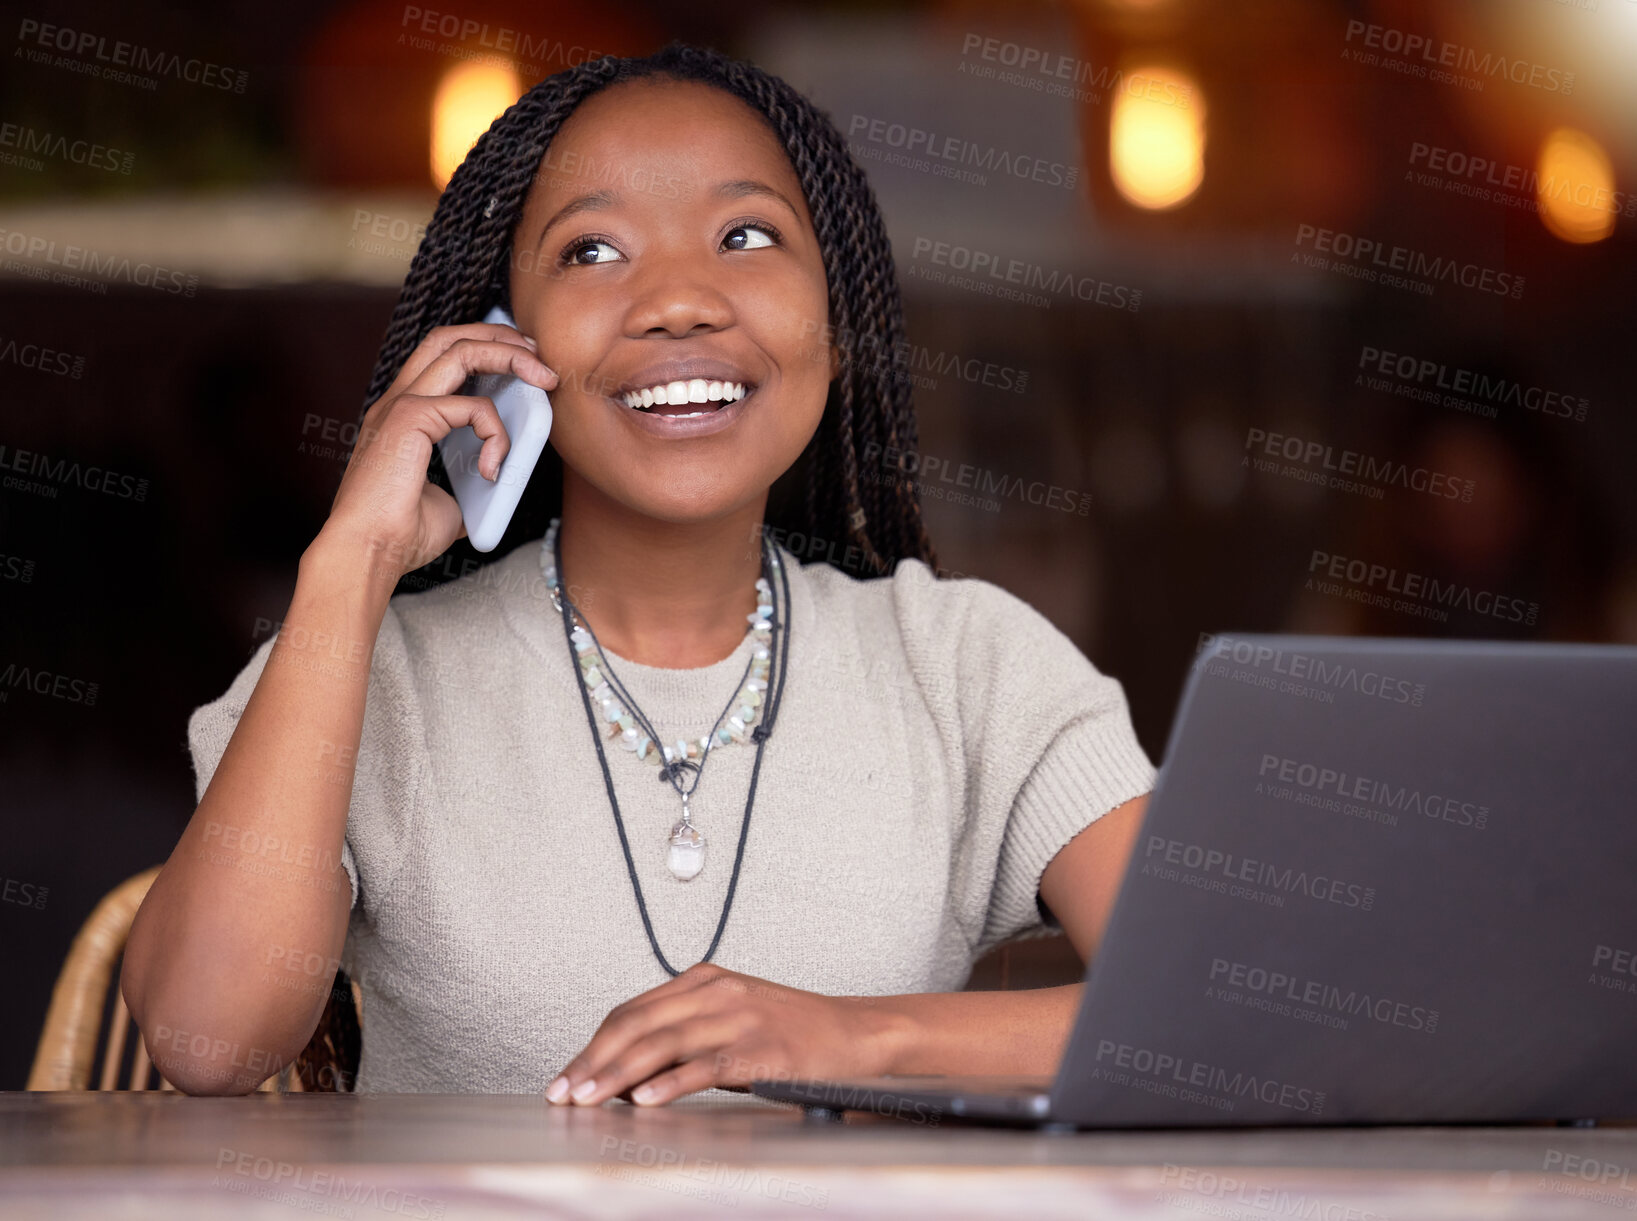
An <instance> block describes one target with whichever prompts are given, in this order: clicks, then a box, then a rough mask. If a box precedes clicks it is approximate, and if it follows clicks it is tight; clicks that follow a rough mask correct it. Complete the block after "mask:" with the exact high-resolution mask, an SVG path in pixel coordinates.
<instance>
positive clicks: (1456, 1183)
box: [0, 1093, 1637, 1221]
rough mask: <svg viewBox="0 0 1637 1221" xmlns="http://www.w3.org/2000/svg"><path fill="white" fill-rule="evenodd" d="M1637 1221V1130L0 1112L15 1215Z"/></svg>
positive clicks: (749, 1109)
mask: <svg viewBox="0 0 1637 1221" xmlns="http://www.w3.org/2000/svg"><path fill="white" fill-rule="evenodd" d="M303 1213H305V1214H307V1215H309V1216H315V1217H326V1216H328V1217H349V1218H363V1217H403V1218H422V1219H428V1218H431V1219H453V1218H468V1217H470V1218H498V1217H525V1216H529V1217H542V1216H543V1217H562V1218H576V1219H582V1218H583V1219H590V1218H599V1219H601V1218H675V1217H681V1218H687V1217H703V1216H712V1217H715V1216H733V1217H812V1216H819V1215H823V1216H833V1217H890V1218H913V1219H914V1221H943V1219H945V1218H967V1217H1006V1218H1051V1219H1056V1218H1074V1219H1075V1221H1080V1219H1082V1218H1090V1217H1106V1218H1113V1219H1121V1218H1128V1217H1167V1218H1172V1219H1173V1221H1186V1219H1187V1218H1190V1217H1201V1218H1208V1217H1218V1218H1222V1217H1226V1218H1247V1219H1249V1218H1255V1219H1261V1218H1266V1219H1267V1221H1288V1219H1291V1218H1319V1219H1320V1221H1374V1219H1375V1218H1385V1219H1391V1221H1421V1219H1423V1218H1425V1219H1429V1221H1431V1219H1441V1218H1449V1219H1451V1221H1454V1219H1457V1218H1458V1219H1460V1221H1468V1219H1469V1218H1478V1217H1481V1218H1518V1219H1520V1221H1557V1219H1559V1218H1567V1217H1575V1218H1582V1217H1585V1218H1602V1219H1604V1221H1618V1218H1620V1217H1621V1216H1623V1215H1627V1216H1634V1217H1637V1129H1634V1128H1604V1129H1570V1128H1549V1127H1531V1128H1505V1129H1502V1128H1442V1129H1435V1128H1381V1129H1328V1130H1327V1129H1317V1130H1306V1131H1303V1130H1290V1129H1284V1130H1278V1129H1251V1130H1245V1131H1220V1130H1219V1131H1212V1132H1203V1131H1195V1132H1169V1133H1166V1132H1114V1133H1109V1132H1079V1133H1064V1134H1046V1133H1037V1132H1025V1131H1007V1130H994V1129H983V1128H977V1127H963V1126H956V1125H953V1124H946V1125H944V1126H942V1127H939V1128H930V1127H926V1126H916V1125H914V1124H910V1123H905V1122H902V1121H898V1120H892V1119H887V1118H883V1117H880V1116H874V1115H850V1116H849V1117H848V1118H847V1120H846V1121H845V1122H842V1123H836V1122H823V1121H818V1120H812V1119H807V1118H805V1117H804V1116H803V1114H802V1112H800V1111H799V1110H796V1109H794V1108H789V1107H785V1106H782V1105H779V1104H775V1103H769V1102H764V1101H761V1100H758V1099H744V1100H740V1099H737V1098H735V1099H732V1100H728V1101H721V1100H711V1101H707V1100H705V1099H702V1098H695V1099H693V1100H683V1101H682V1102H679V1103H676V1104H673V1105H671V1106H669V1107H661V1108H656V1109H652V1110H644V1109H639V1108H635V1107H632V1106H628V1105H626V1104H623V1103H614V1104H609V1105H606V1106H603V1107H600V1108H597V1109H595V1110H584V1109H580V1108H567V1107H553V1106H551V1105H549V1104H548V1103H546V1102H545V1101H544V1099H542V1098H537V1097H533V1096H523V1095H455V1094H447V1095H439V1094H366V1095H361V1096H355V1095H345V1094H343V1095H335V1094H282V1095H281V1094H252V1095H249V1096H247V1097H243V1098H188V1097H185V1096H182V1095H179V1094H173V1093H35V1094H29V1093H0V1217H4V1218H6V1219H7V1221H16V1219H18V1218H35V1217H38V1218H51V1221H63V1219H65V1218H79V1217H86V1218H92V1217H94V1218H98V1219H99V1221H100V1219H102V1218H125V1217H164V1218H184V1219H186V1218H216V1217H222V1216H254V1217H264V1218H274V1219H277V1221H290V1219H291V1218H295V1217H297V1216H300V1215H301V1214H303Z"/></svg>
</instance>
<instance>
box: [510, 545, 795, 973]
mask: <svg viewBox="0 0 1637 1221" xmlns="http://www.w3.org/2000/svg"><path fill="white" fill-rule="evenodd" d="M560 524H561V519H560V518H555V517H554V518H552V520H551V525H550V528H549V529H547V531H546V535H545V537H544V538H543V539H542V540H541V544H540V567H541V571H542V572H543V573H544V575H545V578H546V584H547V585H548V586H549V587H550V589H551V600H552V605H554V606H555V607H556V608H557V610H558V611H559V613H560V614H561V615H562V618H563V633H564V636H565V638H566V639H567V641H568V647H569V655H570V656H571V657H572V658H573V659H574V661H575V663H576V665H577V667H578V670H579V673H580V679H581V682H580V696H581V699H582V701H583V702H584V704H585V711H586V719H587V721H588V722H589V724H590V726H591V737H592V741H593V743H595V745H596V747H597V758H598V761H599V762H600V763H601V764H602V772H603V784H604V786H605V787H606V788H607V790H608V800H609V804H610V805H611V806H612V807H613V811H614V826H615V828H616V829H617V830H618V832H619V837H620V848H621V850H622V851H623V852H624V854H625V867H626V872H627V873H628V874H629V875H630V878H631V888H632V890H633V891H634V892H635V894H636V899H637V910H638V911H639V912H640V913H641V915H642V926H643V928H644V929H645V930H646V931H647V934H648V944H649V945H650V946H651V947H653V951H654V956H655V957H656V958H657V959H658V960H659V965H660V966H662V967H663V968H665V970H666V971H667V972H668V973H669V974H671V975H676V974H678V972H677V970H676V968H674V967H672V966H671V964H670V963H669V962H668V961H666V958H665V955H664V953H663V952H662V951H661V950H660V948H659V943H658V941H657V940H656V939H655V937H654V927H653V922H652V921H651V920H650V919H649V916H648V907H647V904H646V903H645V902H644V901H643V897H642V885H641V883H640V882H639V881H638V880H637V872H636V865H635V863H634V861H633V859H632V856H631V845H630V841H629V839H628V838H627V836H626V833H625V823H624V820H623V819H622V818H621V817H620V806H619V801H618V799H617V798H616V797H615V796H614V781H613V777H612V775H611V774H610V772H609V769H608V758H607V756H606V754H605V753H604V751H603V739H604V737H605V736H606V737H607V738H608V739H609V740H610V741H614V740H618V741H619V743H620V745H621V746H622V747H623V748H624V749H626V750H630V751H634V752H635V753H636V756H637V758H638V759H640V760H643V761H645V762H651V763H655V764H658V765H659V779H660V780H662V781H666V782H668V783H669V784H670V785H671V786H672V787H673V788H674V789H675V790H676V791H677V795H678V796H679V797H680V798H681V799H682V817H681V818H680V819H679V820H678V821H677V823H676V825H675V826H673V827H672V828H671V834H670V836H669V838H668V840H667V841H666V864H667V866H668V867H669V868H670V870H671V873H672V874H673V875H674V876H675V877H676V878H677V880H678V881H682V882H686V881H689V880H691V879H692V878H694V877H696V876H697V875H698V874H699V872H700V870H702V869H703V868H704V865H705V837H704V836H703V835H701V834H700V833H699V830H698V829H697V828H696V827H695V826H694V825H693V817H692V813H691V811H690V810H689V808H688V798H689V797H690V796H691V795H692V793H693V791H694V789H695V788H697V787H698V785H699V781H700V779H701V778H702V777H703V775H704V765H705V761H706V760H707V759H708V758H709V756H710V752H711V751H712V750H714V749H715V748H716V747H717V746H719V745H721V746H726V745H729V744H731V743H735V742H745V741H747V740H748V741H752V742H755V743H756V760H755V763H754V765H753V767H752V769H751V773H750V792H749V794H748V796H747V797H746V800H745V817H744V822H743V823H742V824H741V826H740V828H739V847H738V851H737V852H736V853H735V854H734V859H733V875H732V877H731V878H730V879H729V881H728V890H727V898H726V899H725V901H724V902H723V904H722V916H721V919H720V920H719V921H718V922H717V925H716V935H715V936H714V937H713V938H712V939H711V943H710V948H709V949H708V950H706V951H705V956H704V957H703V958H702V959H700V961H701V962H709V961H710V958H711V955H713V954H714V953H715V952H716V947H717V945H718V944H719V943H720V942H721V940H722V932H723V930H724V929H725V928H726V927H727V921H728V912H729V911H730V910H731V908H732V906H733V894H734V891H735V889H736V888H737V887H738V884H739V869H740V866H741V864H742V863H743V861H744V855H745V839H746V836H747V835H748V833H749V831H750V812H751V808H752V806H754V804H755V802H756V780H757V777H758V776H759V774H760V773H761V768H762V747H763V746H764V745H765V744H766V742H767V739H768V737H769V736H770V735H771V733H772V732H773V722H774V718H775V717H776V716H777V714H778V707H779V701H780V699H781V698H782V695H783V692H784V675H785V664H786V661H787V659H788V657H789V654H790V626H789V624H788V622H787V621H786V616H787V615H788V612H789V605H790V578H789V576H788V574H787V573H786V572H785V568H784V564H783V563H782V562H781V561H780V559H779V556H778V553H777V551H775V550H773V549H771V548H770V547H769V546H768V541H767V538H766V536H765V535H764V536H763V538H762V575H761V576H760V577H759V578H757V581H756V610H755V611H753V612H752V613H751V614H749V615H748V616H746V618H747V619H748V620H749V622H750V628H749V631H750V632H751V633H752V634H753V635H754V636H755V637H756V644H755V647H754V648H753V649H752V651H751V658H750V663H749V664H748V665H747V666H746V667H745V674H744V676H743V677H742V678H741V680H740V684H739V686H738V687H737V688H736V689H735V692H734V695H733V697H732V698H730V699H729V700H728V703H727V706H726V707H724V708H723V709H722V713H721V715H720V716H718V717H717V718H716V724H715V725H714V726H712V728H711V731H710V732H709V733H707V734H705V735H704V736H703V737H701V738H699V739H698V740H697V741H688V740H686V739H682V738H678V739H677V740H676V744H675V749H674V750H673V749H672V748H671V747H670V746H668V745H665V744H664V743H663V740H662V739H661V737H660V734H659V732H658V731H657V730H656V729H655V728H654V726H653V724H652V723H651V722H650V721H649V720H648V718H647V716H645V715H644V714H643V712H642V709H641V708H639V707H638V706H637V703H636V701H635V700H633V699H632V698H631V696H630V693H629V692H628V691H627V690H626V689H625V687H624V685H623V684H622V683H621V682H620V681H619V679H618V677H616V676H615V674H614V668H613V666H612V665H610V664H609V661H608V656H607V654H606V653H604V652H603V648H602V645H601V643H600V642H599V641H598V640H597V636H596V633H595V632H593V631H592V630H591V625H590V624H589V623H588V622H586V619H585V616H584V615H583V614H581V612H580V609H579V608H578V607H577V606H575V605H574V602H573V600H572V599H571V598H569V596H568V594H567V593H566V592H565V591H564V589H563V586H562V581H561V579H560V578H559V575H558V574H559V572H560V571H561V567H562V565H561V558H560V555H559V546H558V541H557V535H558V527H559V526H560ZM774 574H777V576H778V579H779V582H780V585H781V590H780V593H781V598H780V600H779V601H780V604H781V605H782V606H783V608H784V613H783V614H780V613H779V612H778V611H777V610H775V608H774V605H773V602H774V599H773V586H772V581H771V580H770V577H771V576H772V575H774ZM575 619H578V620H579V623H578V624H576V623H575ZM775 642H777V643H775ZM781 646H782V647H781ZM775 651H777V652H778V654H779V661H778V680H777V683H776V684H775V685H774V686H773V694H772V700H771V701H770V702H768V703H767V712H766V717H765V719H763V721H762V723H761V724H754V722H755V721H756V720H757V717H758V714H759V712H760V710H761V707H762V705H763V703H764V699H765V695H766V692H767V691H768V685H769V675H768V670H769V666H770V665H771V662H772V655H773V653H774V652H775ZM593 699H596V700H597V702H598V703H599V705H600V706H601V709H602V721H603V725H604V726H606V728H602V727H599V724H598V717H597V714H596V712H594V711H593V709H592V700H593ZM736 703H737V704H738V708H737V710H735V709H734V705H735V704H736ZM724 720H725V721H726V724H724V723H723V722H724ZM639 728H640V732H639ZM696 760H697V762H696ZM689 771H691V772H692V773H693V782H692V783H691V784H689V785H688V786H687V787H686V788H684V787H683V785H682V776H683V775H684V774H686V773H687V772H689Z"/></svg>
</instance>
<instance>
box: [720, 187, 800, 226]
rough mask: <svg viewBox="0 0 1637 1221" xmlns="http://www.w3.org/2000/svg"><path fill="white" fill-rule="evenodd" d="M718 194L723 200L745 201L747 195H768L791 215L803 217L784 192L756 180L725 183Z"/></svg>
mask: <svg viewBox="0 0 1637 1221" xmlns="http://www.w3.org/2000/svg"><path fill="white" fill-rule="evenodd" d="M716 193H717V194H718V195H720V196H721V197H722V198H723V199H743V198H744V197H745V196H746V195H766V196H768V197H769V198H771V199H776V200H778V201H779V202H780V203H782V204H783V205H784V206H785V207H787V208H789V209H790V214H791V215H792V216H795V217H797V218H798V219H799V218H800V216H801V210H800V209H799V208H797V207H796V205H795V204H793V203H791V202H790V200H789V199H788V198H787V197H786V196H785V195H784V193H783V192H782V191H776V190H774V189H773V188H772V187H770V186H768V185H767V183H765V182H758V181H756V180H755V179H754V178H736V179H734V180H733V181H732V182H724V183H722V184H720V185H719V186H718V187H717V188H716Z"/></svg>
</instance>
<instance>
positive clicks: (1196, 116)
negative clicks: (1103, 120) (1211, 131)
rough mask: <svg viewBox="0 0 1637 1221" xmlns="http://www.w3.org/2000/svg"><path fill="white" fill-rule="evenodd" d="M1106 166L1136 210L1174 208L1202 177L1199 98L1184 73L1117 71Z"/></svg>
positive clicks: (1155, 69) (1202, 116) (1202, 118)
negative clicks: (1107, 164)
mask: <svg viewBox="0 0 1637 1221" xmlns="http://www.w3.org/2000/svg"><path fill="white" fill-rule="evenodd" d="M1108 160H1109V170H1110V172H1111V173H1112V174H1113V176H1114V185H1115V187H1116V188H1118V190H1119V192H1120V194H1121V195H1123V196H1125V198H1126V199H1128V200H1130V201H1131V202H1132V203H1134V204H1136V205H1137V206H1138V207H1139V208H1149V209H1152V210H1155V211H1158V210H1160V209H1164V208H1174V207H1176V206H1177V205H1178V204H1180V203H1183V202H1184V201H1185V200H1187V199H1188V198H1189V197H1191V196H1192V195H1193V193H1194V192H1195V191H1197V190H1199V184H1200V183H1201V182H1203V181H1204V180H1205V97H1204V95H1203V94H1202V93H1201V92H1200V89H1199V85H1198V84H1197V83H1196V82H1195V81H1194V79H1193V78H1192V77H1190V76H1189V75H1188V74H1187V73H1185V72H1178V71H1176V70H1175V69H1171V68H1162V67H1155V66H1145V67H1137V68H1132V69H1129V70H1125V71H1123V73H1122V76H1121V80H1120V87H1119V89H1118V90H1116V92H1115V95H1114V112H1113V114H1112V115H1111V116H1110V117H1109V140H1108Z"/></svg>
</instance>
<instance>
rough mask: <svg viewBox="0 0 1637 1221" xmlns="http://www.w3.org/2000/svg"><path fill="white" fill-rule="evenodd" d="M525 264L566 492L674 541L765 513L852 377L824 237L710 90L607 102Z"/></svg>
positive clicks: (518, 275)
mask: <svg viewBox="0 0 1637 1221" xmlns="http://www.w3.org/2000/svg"><path fill="white" fill-rule="evenodd" d="M513 251H514V254H513V260H512V274H511V295H512V313H513V316H514V317H515V318H516V319H517V322H518V326H519V328H520V329H521V330H522V331H523V333H524V334H526V335H530V336H533V338H534V339H535V341H536V342H537V343H538V344H539V345H540V355H541V357H542V358H543V359H544V360H545V362H546V363H547V364H548V365H550V366H551V367H552V368H553V369H555V370H556V371H557V373H558V375H559V377H561V379H562V382H561V384H560V385H559V387H558V388H557V389H556V390H554V391H553V392H552V395H551V401H552V407H553V411H554V415H553V423H552V431H551V444H552V445H553V446H555V447H556V449H557V451H558V453H559V454H560V455H561V456H562V459H563V464H564V466H565V468H567V469H566V470H565V479H568V480H574V479H576V478H578V479H581V480H584V481H585V482H586V483H589V484H590V485H592V486H593V487H594V488H595V489H596V490H597V491H598V492H600V493H602V494H603V495H604V496H606V497H608V498H610V499H611V500H613V501H616V502H618V503H619V504H622V505H624V506H626V507H628V508H630V509H631V510H633V511H635V512H638V513H640V514H642V515H644V516H648V517H653V518H657V519H660V520H665V521H676V522H682V521H694V520H705V519H710V518H714V517H718V516H721V515H725V514H727V513H730V512H732V511H734V510H737V509H742V508H743V507H745V506H746V505H751V504H755V505H758V506H759V505H761V504H762V503H763V502H764V498H765V495H766V493H767V489H768V488H769V486H770V485H771V484H772V483H773V481H774V480H775V479H776V478H778V476H779V475H781V474H783V473H784V471H785V470H786V469H788V468H789V467H790V465H791V464H792V463H793V462H794V461H795V460H796V458H797V457H799V456H800V454H801V452H802V450H803V449H804V448H805V447H806V445H807V442H808V440H809V439H810V438H811V437H812V435H813V433H814V431H815V430H816V429H817V428H818V424H819V420H820V417H821V416H822V415H823V412H824V401H825V395H826V393H827V390H828V385H829V382H830V380H831V378H832V377H833V376H835V372H836V364H835V361H836V359H837V358H836V355H835V354H834V352H833V351H832V349H831V345H830V344H829V342H828V339H829V327H828V318H829V304H828V303H829V294H828V290H827V285H826V283H825V276H824V266H823V262H822V260H821V258H820V255H819V247H818V239H817V237H816V236H815V234H814V232H813V223H812V218H811V217H810V216H809V215H808V213H807V204H806V201H805V200H804V198H803V196H802V190H801V185H800V183H799V182H798V181H797V179H796V175H795V172H794V170H793V169H792V168H791V166H790V162H789V159H788V158H787V157H786V155H785V153H784V150H783V148H782V147H781V146H780V145H779V143H778V141H777V140H776V138H775V137H774V135H773V133H772V132H771V131H770V130H769V129H768V127H767V125H766V123H765V122H763V120H762V119H761V117H760V116H759V115H757V114H756V112H755V111H753V110H752V109H750V107H748V106H747V105H745V104H744V103H743V102H741V101H740V100H739V99H738V98H735V97H733V96H732V95H730V94H727V93H724V92H722V91H721V90H719V89H714V88H711V87H710V86H707V85H702V84H698V83H695V82H686V83H683V82H676V81H671V80H668V79H658V80H642V81H627V82H623V83H621V84H618V85H614V86H611V87H609V88H607V89H604V90H602V91H600V92H598V93H596V94H593V95H592V96H591V97H589V98H587V99H586V100H585V101H584V102H583V103H581V104H580V106H579V107H577V108H576V109H575V111H574V113H573V114H572V115H570V116H569V118H568V120H567V121H566V122H564V124H563V126H562V128H561V130H560V131H559V132H558V134H557V138H556V139H555V140H553V141H552V143H551V147H550V148H549V149H548V150H547V152H546V156H545V158H544V159H543V160H542V162H541V164H540V168H539V171H538V173H537V175H536V178H535V181H534V183H533V185H532V186H531V187H530V190H529V194H528V197H527V199H526V201H525V203H524V207H523V215H522V219H521V220H520V221H519V223H518V227H517V231H516V233H515V235H514V238H513ZM741 387H742V391H743V396H744V397H742V398H739V399H738V400H737V401H733V396H734V395H735V394H737V393H739V390H738V389H737V388H741ZM701 388H703V389H704V391H705V393H706V395H707V396H709V397H708V401H705V402H698V401H692V400H697V399H698V398H699V397H700V394H699V391H700V389H701ZM684 390H686V391H689V393H688V394H687V400H689V401H682V402H677V401H675V400H677V399H679V398H682V397H683V393H682V392H683V391H684ZM645 391H646V392H648V393H647V395H646V396H645V395H644V392H645ZM660 396H663V397H664V398H665V399H666V400H667V401H666V402H665V403H663V404H661V403H659V402H658V401H657V398H658V397H660ZM642 398H647V399H648V400H650V401H649V407H648V409H647V410H642V409H641V408H639V407H634V406H632V405H631V403H632V402H636V401H639V400H640V399H642ZM684 413H704V414H700V415H697V416H696V417H695V418H691V419H681V418H679V417H680V416H681V415H682V414H684Z"/></svg>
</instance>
